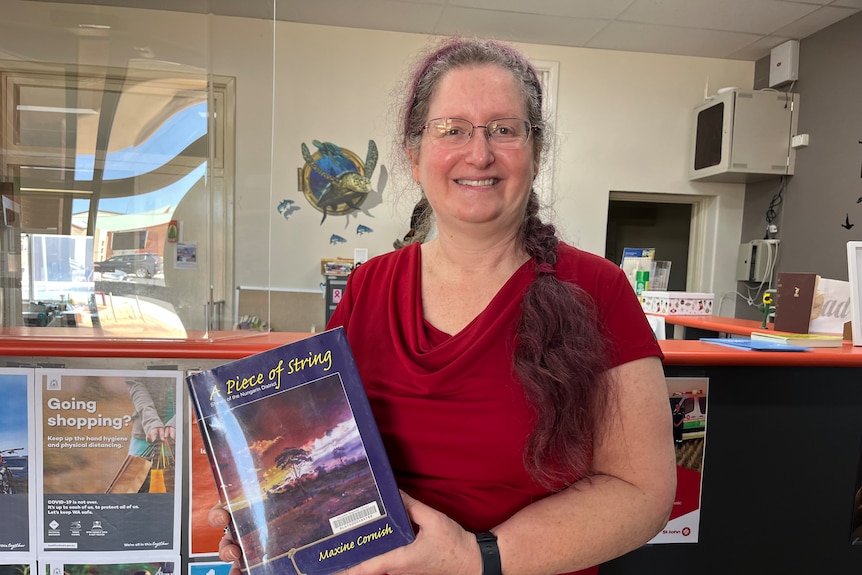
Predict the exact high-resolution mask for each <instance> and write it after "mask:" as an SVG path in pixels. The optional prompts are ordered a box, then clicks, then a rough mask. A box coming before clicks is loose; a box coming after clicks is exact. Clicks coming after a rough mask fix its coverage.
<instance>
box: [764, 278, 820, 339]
mask: <svg viewBox="0 0 862 575" xmlns="http://www.w3.org/2000/svg"><path fill="white" fill-rule="evenodd" d="M817 280H818V275H817V274H815V273H809V272H780V273H779V274H778V280H777V282H776V286H775V287H776V294H775V323H774V325H775V330H776V331H789V332H792V333H808V330H809V326H810V325H811V315H812V309H813V307H814V294H815V293H816V291H817Z"/></svg>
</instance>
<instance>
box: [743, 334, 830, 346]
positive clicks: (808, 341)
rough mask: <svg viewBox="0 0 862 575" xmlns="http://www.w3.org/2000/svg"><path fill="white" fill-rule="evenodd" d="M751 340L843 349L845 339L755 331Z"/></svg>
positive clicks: (818, 335)
mask: <svg viewBox="0 0 862 575" xmlns="http://www.w3.org/2000/svg"><path fill="white" fill-rule="evenodd" d="M751 339H753V340H757V341H774V342H778V343H784V344H788V345H801V346H803V347H841V345H842V344H843V342H844V338H842V337H841V336H840V335H820V334H814V333H776V332H771V331H753V332H751Z"/></svg>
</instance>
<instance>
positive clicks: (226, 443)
mask: <svg viewBox="0 0 862 575" xmlns="http://www.w3.org/2000/svg"><path fill="white" fill-rule="evenodd" d="M186 383H187V385H188V388H189V392H190V396H191V400H192V405H193V406H194V408H195V417H196V421H197V424H198V427H199V429H200V433H201V437H202V439H203V442H204V444H205V446H206V451H207V457H208V458H209V462H210V467H211V469H212V472H213V476H214V478H215V482H216V485H217V487H218V490H219V495H220V497H221V499H222V502H223V503H224V504H225V505H226V508H227V510H228V511H229V512H230V514H231V520H232V521H231V529H232V530H233V536H234V541H236V542H237V544H238V545H239V546H240V548H241V549H242V552H243V562H244V570H245V572H246V573H248V574H250V575H284V574H286V573H297V575H299V574H305V575H329V574H331V573H334V572H336V571H341V570H343V569H347V568H348V567H351V566H352V565H355V564H357V563H360V562H362V561H364V560H366V559H369V558H371V557H373V556H376V555H379V554H381V553H384V552H386V551H390V550H392V549H395V548H397V547H400V546H402V545H406V544H408V543H410V542H411V541H413V539H414V533H413V528H412V525H411V523H410V520H409V518H408V516H407V512H406V510H405V508H404V504H403V501H402V500H401V495H400V493H399V491H398V487H397V485H396V483H395V478H394V475H393V473H392V468H391V466H390V464H389V460H388V458H387V455H386V452H385V450H384V446H383V441H382V439H381V437H380V433H379V431H378V428H377V425H376V422H375V420H374V416H373V413H372V411H371V407H370V405H369V402H368V398H367V396H366V395H365V390H364V388H363V385H362V381H361V380H360V377H359V372H358V371H357V368H356V363H355V361H354V358H353V355H352V352H351V350H350V347H349V345H348V342H347V338H346V336H345V334H344V330H343V329H342V328H335V329H331V330H328V331H325V332H322V333H319V334H317V335H313V336H310V337H308V338H304V339H301V340H299V341H295V342H293V343H289V344H286V345H283V346H281V347H277V348H274V349H271V350H267V351H264V352H261V353H258V354H255V355H252V356H249V357H246V358H242V359H239V360H236V361H232V362H229V363H226V364H224V365H221V366H218V367H215V368H212V369H209V370H203V371H200V372H198V373H194V374H191V375H189V376H188V377H187V378H186Z"/></svg>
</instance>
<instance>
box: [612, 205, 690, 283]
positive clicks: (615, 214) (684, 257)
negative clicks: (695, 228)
mask: <svg viewBox="0 0 862 575" xmlns="http://www.w3.org/2000/svg"><path fill="white" fill-rule="evenodd" d="M691 212H692V206H691V204H688V203H675V202H638V201H628V200H610V201H609V202H608V231H607V237H606V241H605V257H606V258H607V259H609V260H611V261H613V262H615V263H617V264H618V263H620V261H621V260H622V253H623V248H655V259H656V260H668V261H671V262H673V263H672V264H671V268H670V280H669V281H668V287H667V289H668V290H671V291H686V278H687V277H688V251H689V238H690V237H691Z"/></svg>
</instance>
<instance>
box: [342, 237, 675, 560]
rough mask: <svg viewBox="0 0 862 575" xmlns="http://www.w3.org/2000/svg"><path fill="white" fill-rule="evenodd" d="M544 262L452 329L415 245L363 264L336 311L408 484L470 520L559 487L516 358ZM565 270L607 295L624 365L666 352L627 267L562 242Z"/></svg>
mask: <svg viewBox="0 0 862 575" xmlns="http://www.w3.org/2000/svg"><path fill="white" fill-rule="evenodd" d="M534 267H535V264H534V262H533V261H532V260H531V261H528V262H527V263H525V264H524V265H523V266H522V267H521V268H520V269H519V270H518V271H516V272H515V274H514V275H513V276H512V277H511V278H510V279H509V280H508V282H507V283H506V284H505V285H504V286H503V287H502V289H501V290H500V291H499V292H498V293H497V295H496V296H495V297H494V299H493V300H492V301H491V303H490V304H489V305H488V307H487V308H486V309H485V310H484V311H483V312H482V313H481V314H479V316H478V317H476V318H475V319H474V320H473V321H472V322H471V323H470V324H469V325H468V326H467V327H465V328H464V329H463V330H462V331H461V332H459V333H458V334H455V335H454V336H452V335H449V334H446V333H443V332H441V331H439V330H437V329H435V328H434V327H433V326H431V325H430V324H428V323H426V322H425V321H424V320H423V317H422V301H421V289H420V286H421V250H420V245H419V244H413V245H410V246H407V247H405V248H402V249H399V250H396V251H394V252H390V253H388V254H385V255H383V256H379V257H376V258H373V259H371V260H369V261H368V262H366V263H364V264H362V265H361V266H359V267H357V268H356V269H355V270H354V271H353V272H352V273H351V274H350V277H349V279H348V283H347V287H346V290H345V294H344V297H343V299H342V300H341V302H340V303H339V305H338V308H337V309H336V310H335V312H334V313H333V316H332V318H331V320H330V322H329V327H335V326H339V325H343V326H344V328H345V331H346V333H347V339H348V341H349V342H350V346H351V349H352V350H353V354H354V356H355V357H356V362H357V366H358V368H359V373H360V375H361V376H362V380H363V383H364V385H365V387H366V390H367V393H368V398H369V400H370V402H371V406H372V409H373V411H374V415H375V418H376V420H377V424H378V426H379V428H380V433H381V435H382V437H383V442H384V444H385V446H386V450H387V454H388V456H389V459H390V461H391V463H392V468H393V471H394V473H395V477H396V479H397V481H398V484H399V486H400V487H401V488H402V489H404V490H405V491H406V492H407V493H409V494H411V495H412V496H413V497H415V498H416V499H418V500H420V501H422V502H423V503H425V504H427V505H430V506H431V507H433V508H435V509H437V510H439V511H441V512H443V513H445V514H446V515H448V516H449V517H451V518H453V519H454V520H455V521H457V522H458V523H459V524H460V525H461V526H463V527H464V528H465V529H468V530H470V531H487V530H489V529H490V528H492V527H494V526H496V525H498V524H500V523H502V522H503V521H504V520H506V519H508V518H509V517H510V516H512V515H513V514H514V513H515V512H516V511H518V510H519V509H521V508H523V507H525V506H527V505H529V504H530V503H531V502H533V501H536V500H538V499H541V498H543V497H545V496H547V495H549V492H548V491H547V490H546V489H544V488H542V487H540V486H539V485H537V484H536V483H535V482H534V481H533V480H532V479H531V478H530V476H529V474H528V473H527V471H526V470H525V468H524V465H523V451H524V448H525V444H526V439H527V437H528V435H529V434H530V431H531V429H532V427H533V412H532V410H531V408H530V407H529V405H528V404H527V401H526V398H525V395H524V393H523V390H522V388H521V385H520V383H519V382H518V381H517V378H516V377H515V375H514V371H513V363H512V356H513V350H514V346H515V329H516V325H517V320H518V316H519V314H520V308H521V300H522V297H523V295H524V293H525V291H526V289H527V287H528V286H529V284H530V282H531V281H532V279H533V278H534V277H535V271H534ZM556 273H557V277H558V278H560V279H562V280H564V281H571V282H574V283H577V284H578V285H580V286H581V287H582V288H583V289H584V290H586V291H587V292H588V293H589V294H590V295H591V296H592V297H593V298H594V299H595V301H596V303H597V305H598V308H599V313H600V316H601V318H602V323H603V324H604V325H605V326H606V328H607V331H608V333H609V334H610V336H611V341H612V348H613V350H612V358H611V359H612V364H613V365H619V364H622V363H626V362H628V361H632V360H634V359H638V358H642V357H647V356H659V357H661V350H660V348H659V346H658V344H657V342H656V341H655V337H654V336H653V334H652V330H651V329H650V327H649V324H648V323H647V321H646V318H645V317H644V315H643V312H642V311H641V308H640V304H639V302H638V300H637V297H636V296H635V294H634V291H633V290H632V288H631V285H630V284H629V282H628V280H627V279H626V277H625V275H624V274H623V272H622V270H620V268H619V267H618V266H616V265H614V264H613V263H611V262H610V261H608V260H606V259H604V258H601V257H598V256H595V255H592V254H589V253H587V252H583V251H581V250H578V249H576V248H573V247H571V246H567V245H560V247H559V250H558V262H557V265H556ZM587 572H595V571H587Z"/></svg>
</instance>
